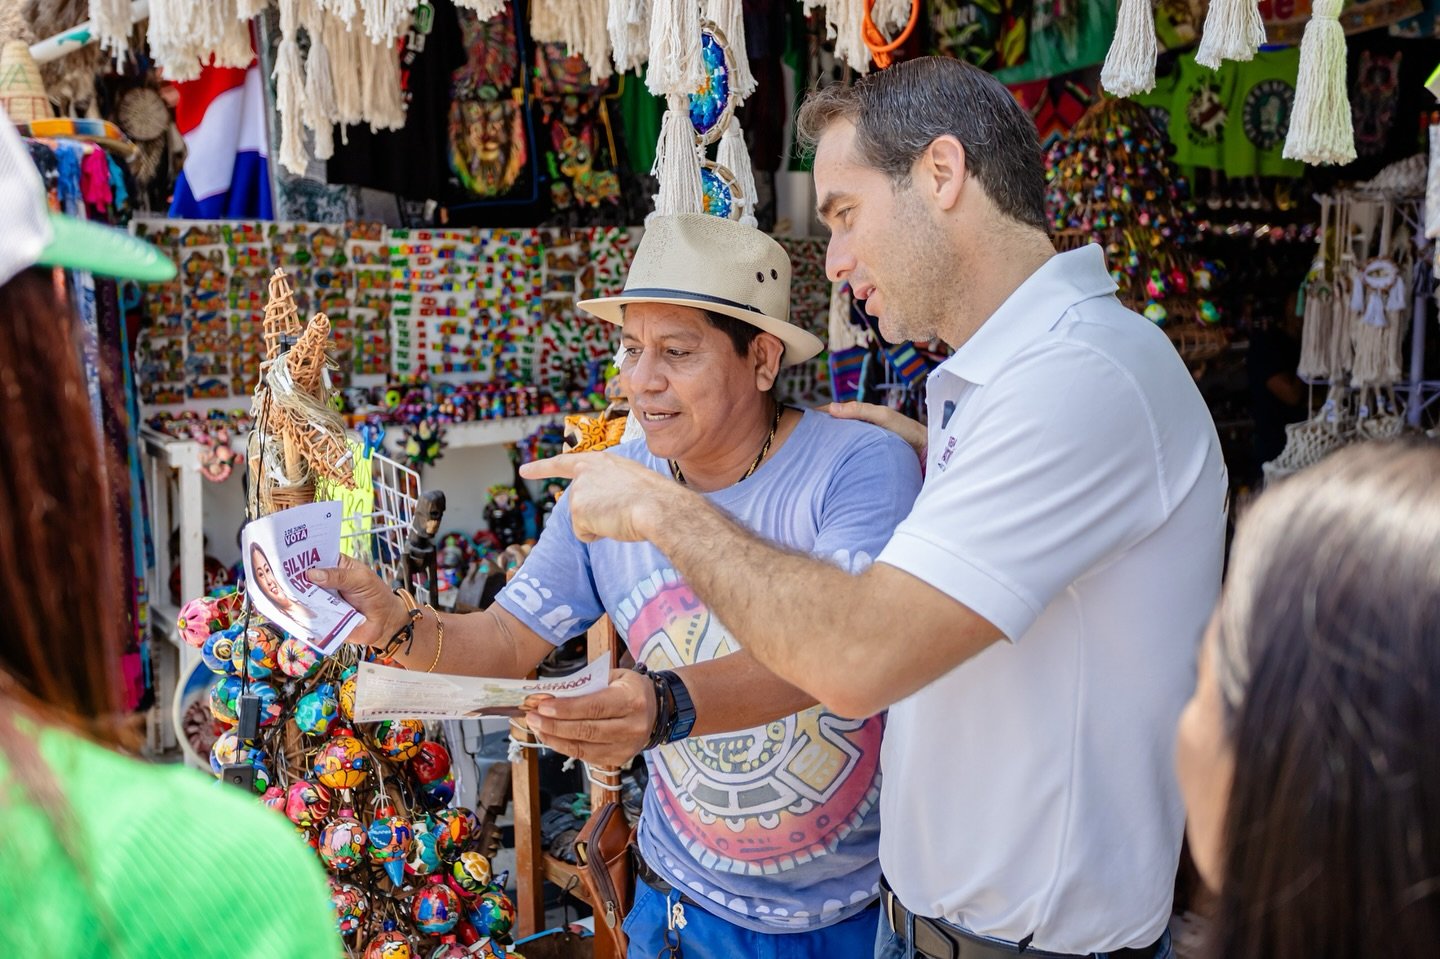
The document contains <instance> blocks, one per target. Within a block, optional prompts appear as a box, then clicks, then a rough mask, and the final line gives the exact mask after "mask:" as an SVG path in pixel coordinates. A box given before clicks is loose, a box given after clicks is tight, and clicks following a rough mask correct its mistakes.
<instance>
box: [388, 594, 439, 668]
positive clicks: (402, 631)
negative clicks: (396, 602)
mask: <svg viewBox="0 0 1440 959" xmlns="http://www.w3.org/2000/svg"><path fill="white" fill-rule="evenodd" d="M395 595H396V596H399V597H400V601H401V602H403V603H404V604H405V615H406V616H407V617H408V619H407V620H406V623H405V625H404V626H401V627H400V628H399V629H397V630H396V631H395V635H394V636H391V637H390V641H389V642H387V643H386V644H385V647H384V648H383V649H381V650H380V658H381V659H390V658H392V657H393V656H394V655H395V651H396V650H397V649H399V648H400V645H401V644H402V643H403V644H404V645H405V652H406V654H407V655H408V654H409V652H410V649H411V647H413V646H414V645H415V624H416V623H418V622H419V621H420V604H418V603H417V602H415V597H414V596H412V595H410V591H409V590H408V589H397V590H395ZM437 622H438V617H437Z"/></svg>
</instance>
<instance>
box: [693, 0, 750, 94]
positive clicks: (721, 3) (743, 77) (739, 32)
mask: <svg viewBox="0 0 1440 959" xmlns="http://www.w3.org/2000/svg"><path fill="white" fill-rule="evenodd" d="M705 19H706V20H709V21H710V22H711V23H713V24H715V26H717V27H719V28H720V32H721V33H722V34H724V35H725V42H726V43H728V44H729V45H730V88H731V89H732V90H734V91H735V96H736V97H737V98H738V100H737V102H743V101H744V100H745V98H746V97H748V96H750V94H752V93H754V92H755V74H753V73H751V72H750V54H749V52H748V51H747V49H746V46H745V6H744V4H743V3H741V0H708V2H707V3H706V6H705Z"/></svg>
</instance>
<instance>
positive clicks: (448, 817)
mask: <svg viewBox="0 0 1440 959" xmlns="http://www.w3.org/2000/svg"><path fill="white" fill-rule="evenodd" d="M469 839H470V821H469V820H468V819H466V818H465V815H464V813H462V812H460V810H458V809H442V810H440V811H439V812H438V813H436V814H435V852H436V854H438V855H439V856H440V861H441V862H454V861H455V860H456V859H458V858H459V857H460V853H461V851H462V850H463V849H464V847H465V843H466V842H468V841H469Z"/></svg>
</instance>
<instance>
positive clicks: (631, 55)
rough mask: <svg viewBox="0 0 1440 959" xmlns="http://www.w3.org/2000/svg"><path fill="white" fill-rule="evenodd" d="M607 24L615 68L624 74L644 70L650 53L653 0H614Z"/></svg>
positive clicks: (608, 12) (611, 3)
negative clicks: (651, 6) (651, 1)
mask: <svg viewBox="0 0 1440 959" xmlns="http://www.w3.org/2000/svg"><path fill="white" fill-rule="evenodd" d="M605 27H606V29H607V30H608V31H609V32H610V49H611V51H612V56H613V57H614V60H615V69H616V70H617V71H618V72H620V73H629V72H630V71H631V70H638V69H640V67H641V65H642V64H644V63H645V60H646V59H647V57H648V56H649V54H650V0H610V6H609V8H608V9H607V11H606V18H605Z"/></svg>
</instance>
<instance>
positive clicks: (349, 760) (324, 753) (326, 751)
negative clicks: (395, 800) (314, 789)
mask: <svg viewBox="0 0 1440 959" xmlns="http://www.w3.org/2000/svg"><path fill="white" fill-rule="evenodd" d="M369 768H370V754H369V753H367V752H365V747H364V746H362V745H361V744H360V740H358V739H353V738H351V737H349V736H340V737H337V738H335V739H332V740H330V741H329V742H327V743H326V744H325V745H324V746H322V747H320V752H319V753H318V754H317V755H316V756H315V778H316V779H318V780H320V782H322V783H324V784H325V785H326V786H329V787H330V788H331V789H354V788H355V787H356V786H359V785H360V784H361V783H363V782H364V781H365V773H366V772H367V771H368V770H369Z"/></svg>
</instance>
